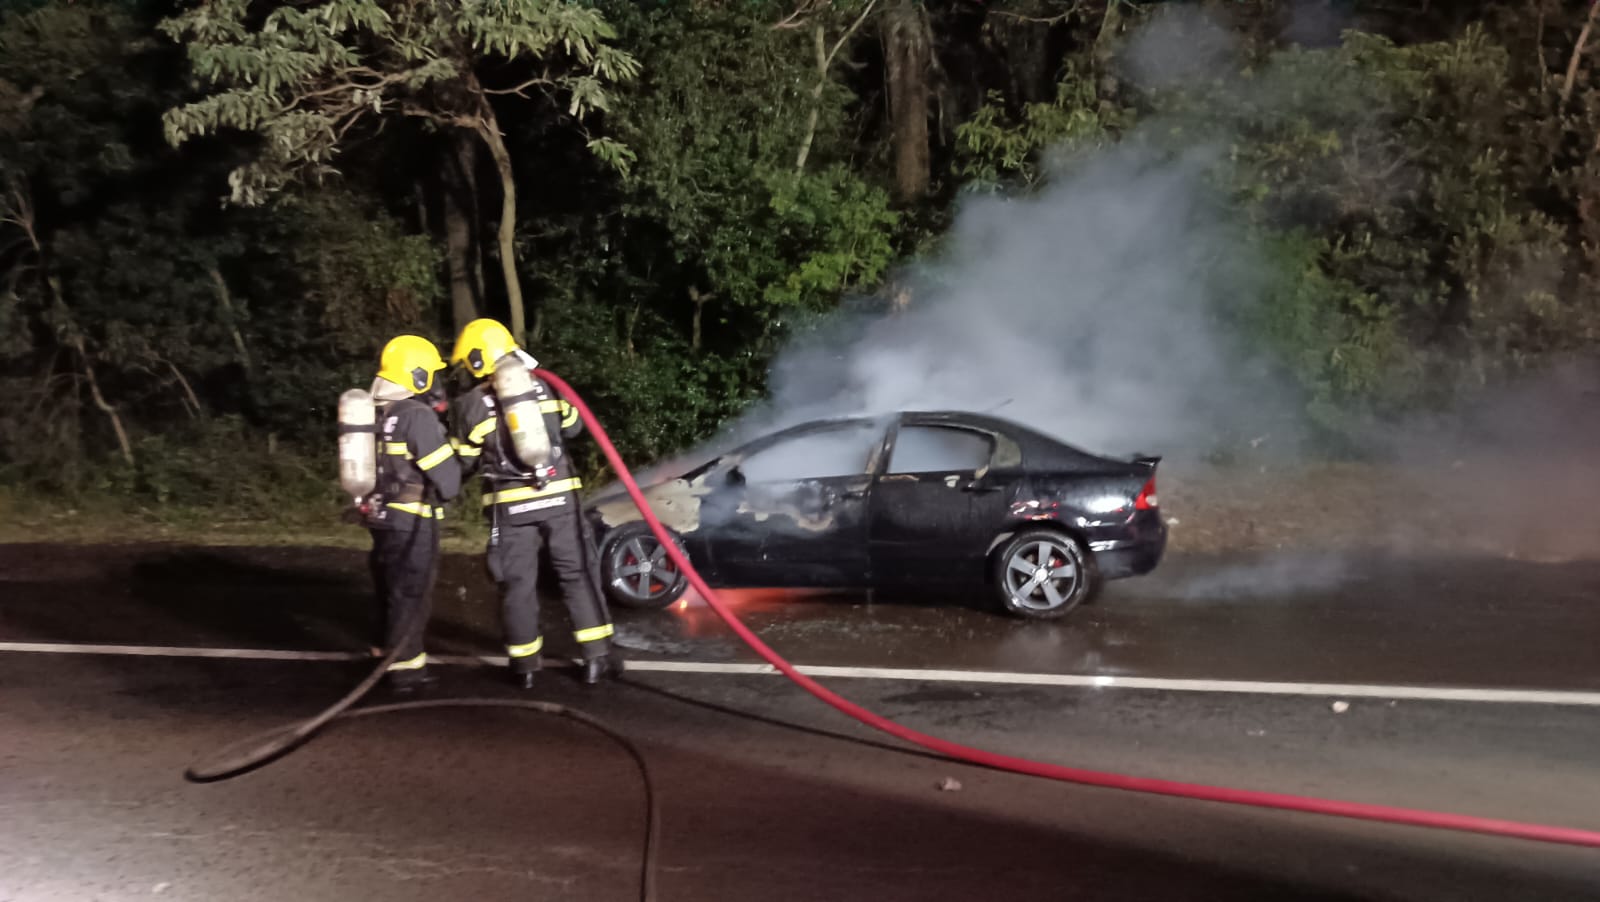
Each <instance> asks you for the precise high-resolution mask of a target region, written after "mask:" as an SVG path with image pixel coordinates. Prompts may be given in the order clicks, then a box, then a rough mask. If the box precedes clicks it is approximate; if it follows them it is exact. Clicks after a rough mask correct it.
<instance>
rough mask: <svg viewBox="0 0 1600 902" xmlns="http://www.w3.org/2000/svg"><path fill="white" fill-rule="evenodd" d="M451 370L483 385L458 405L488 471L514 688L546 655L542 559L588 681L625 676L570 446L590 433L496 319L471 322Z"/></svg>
mask: <svg viewBox="0 0 1600 902" xmlns="http://www.w3.org/2000/svg"><path fill="white" fill-rule="evenodd" d="M450 362H451V363H452V364H459V365H461V366H463V367H464V368H465V369H466V370H467V372H468V373H470V374H471V375H472V376H473V377H474V378H475V379H477V380H478V384H477V385H476V386H474V387H473V389H472V390H471V391H470V392H468V393H467V394H466V395H464V396H463V397H462V398H461V399H460V400H458V401H457V402H456V404H457V416H456V417H455V421H456V429H457V431H458V433H459V434H458V435H457V436H456V438H455V443H456V452H457V454H458V455H459V456H460V458H461V460H462V463H463V465H464V466H466V467H467V468H468V472H471V470H472V469H474V468H477V469H480V470H481V472H482V476H483V480H484V485H483V506H484V515H485V517H486V518H487V519H488V521H489V548H488V564H489V573H490V575H491V576H492V577H493V579H494V580H495V582H496V583H498V584H499V586H500V605H501V623H502V626H503V628H504V630H505V641H506V652H507V655H508V656H509V657H510V659H511V672H512V676H513V678H514V681H515V682H516V684H517V685H519V686H522V687H524V688H528V687H530V686H531V685H532V683H533V675H534V673H535V672H537V671H538V670H539V661H540V653H541V652H542V651H543V649H544V636H543V634H542V633H541V632H540V628H539V598H538V586H537V583H538V578H539V558H540V552H541V551H543V552H544V554H545V555H547V556H548V559H549V562H550V564H551V569H553V570H554V571H555V575H556V577H557V579H558V581H559V583H560V588H561V596H562V601H564V602H565V603H566V606H567V611H568V612H569V613H570V614H571V617H572V624H573V630H574V637H575V638H576V639H577V641H578V647H579V648H580V649H581V650H582V652H583V660H584V666H583V679H584V682H586V683H596V682H599V680H600V678H601V677H604V676H614V675H616V674H618V673H621V672H622V662H621V660H620V658H619V657H618V655H617V654H616V653H615V651H614V649H613V648H612V643H611V636H612V633H613V627H612V624H611V617H610V614H609V613H608V612H607V611H606V607H605V601H604V600H603V598H602V597H601V595H600V593H599V592H598V591H597V590H596V584H597V580H598V578H599V576H598V568H597V567H596V566H595V551H594V541H593V538H592V536H591V535H590V534H589V528H588V524H586V523H585V522H584V520H583V514H582V509H581V507H580V505H579V503H578V490H579V489H580V488H582V483H581V482H580V481H579V479H578V477H577V475H576V474H575V472H574V470H573V467H572V462H571V458H570V457H569V456H568V455H567V453H566V447H565V443H564V439H568V438H572V437H574V436H576V435H577V434H578V433H579V432H581V431H582V429H583V424H582V423H581V422H580V421H579V419H578V412H577V411H576V410H574V409H573V408H572V406H571V405H569V404H568V403H567V402H566V401H564V400H562V399H560V398H558V397H557V396H556V395H555V393H554V392H552V391H551V390H550V387H549V386H548V385H546V384H545V383H544V382H543V380H540V379H538V378H537V377H535V376H534V375H533V370H534V368H535V367H537V366H538V362H537V361H536V360H534V359H533V358H532V357H531V356H529V355H528V353H527V352H526V351H523V350H522V349H521V348H519V347H517V344H516V341H515V340H514V339H512V337H511V333H510V331H508V330H507V329H506V328H505V326H502V325H501V324H500V323H498V322H495V321H494V320H491V319H480V320H474V321H473V322H471V323H468V324H467V326H466V328H464V329H462V331H461V335H460V337H459V338H458V339H457V340H456V347H455V351H454V352H453V353H452V354H451V355H450Z"/></svg>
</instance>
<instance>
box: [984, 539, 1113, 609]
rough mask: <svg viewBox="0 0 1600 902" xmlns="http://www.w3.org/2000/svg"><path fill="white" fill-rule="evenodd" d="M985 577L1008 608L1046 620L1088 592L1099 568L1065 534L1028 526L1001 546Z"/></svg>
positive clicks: (1091, 593) (1086, 596)
mask: <svg viewBox="0 0 1600 902" xmlns="http://www.w3.org/2000/svg"><path fill="white" fill-rule="evenodd" d="M991 582H992V583H993V585H994V587H995V590H996V592H998V593H999V596H1000V603H1001V605H1003V606H1004V607H1005V609H1006V611H1007V612H1008V613H1010V614H1013V615H1015V616H1018V617H1027V618H1030V619H1035V620H1049V619H1053V618H1056V617H1063V616H1065V615H1066V614H1067V612H1068V611H1071V610H1072V609H1073V608H1075V607H1077V606H1078V605H1080V604H1083V603H1084V602H1086V601H1088V600H1089V599H1090V598H1092V597H1093V596H1094V594H1095V592H1096V591H1097V590H1098V589H1099V587H1100V585H1099V584H1100V572H1099V568H1098V567H1096V566H1095V562H1094V558H1093V557H1092V556H1091V555H1090V554H1089V552H1088V551H1087V550H1086V549H1085V548H1084V547H1083V546H1082V545H1081V544H1079V543H1078V542H1077V540H1075V539H1073V538H1072V537H1071V536H1068V535H1065V534H1063V533H1059V532H1056V531H1054V530H1050V529H1030V530H1026V531H1024V532H1021V533H1019V534H1018V535H1016V536H1015V537H1013V538H1012V539H1011V541H1009V542H1007V543H1006V544H1005V546H1004V547H1003V548H1001V550H1000V554H999V555H997V556H996V558H995V566H994V572H993V574H992V575H991Z"/></svg>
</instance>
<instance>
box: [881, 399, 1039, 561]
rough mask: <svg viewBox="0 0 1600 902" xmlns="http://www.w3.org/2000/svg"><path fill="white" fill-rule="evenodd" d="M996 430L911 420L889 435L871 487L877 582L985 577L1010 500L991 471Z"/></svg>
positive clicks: (1004, 484)
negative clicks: (994, 532)
mask: <svg viewBox="0 0 1600 902" xmlns="http://www.w3.org/2000/svg"><path fill="white" fill-rule="evenodd" d="M996 446H997V437H996V436H995V435H994V434H993V433H991V432H988V431H986V430H983V429H978V428H974V427H969V426H960V425H953V424H949V423H927V422H917V421H915V420H908V421H906V422H903V423H901V424H900V425H899V426H898V427H897V428H896V429H895V430H894V433H893V435H892V436H891V437H890V439H889V448H888V451H889V455H888V461H887V462H886V464H885V465H884V467H883V472H882V473H881V474H880V475H879V476H878V477H877V478H876V481H875V482H874V483H873V486H872V503H871V510H870V512H869V526H868V540H869V542H868V544H869V548H870V555H871V566H872V573H873V578H874V581H875V582H877V583H878V584H880V585H889V584H901V585H915V584H921V585H928V584H940V583H945V582H948V581H951V580H955V579H970V578H971V577H973V576H979V577H981V576H982V570H981V569H980V568H977V567H975V566H974V564H975V563H979V562H981V559H982V557H983V555H984V553H985V551H986V548H987V543H988V540H989V538H990V537H989V536H987V535H985V534H984V533H985V531H987V530H989V529H990V528H991V526H992V524H994V523H998V522H1000V520H1001V517H1002V516H1003V514H1004V509H1005V506H1006V505H1007V504H1008V503H1009V501H1010V499H1009V497H1008V494H1009V493H1008V492H1006V491H1005V489H1006V487H1007V484H1006V483H1004V482H1002V481H1001V480H999V479H997V478H995V477H994V476H993V475H992V474H991V473H990V468H991V466H992V463H993V460H994V453H995V448H996Z"/></svg>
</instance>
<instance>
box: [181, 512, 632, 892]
mask: <svg viewBox="0 0 1600 902" xmlns="http://www.w3.org/2000/svg"><path fill="white" fill-rule="evenodd" d="M420 534H421V530H417V531H415V532H413V533H412V541H415V540H416V538H417V536H419V535H420ZM403 626H404V629H402V630H401V631H400V635H402V636H411V635H414V634H415V633H417V632H419V631H421V630H423V629H425V628H426V626H427V607H426V606H420V607H418V608H417V609H416V610H414V611H413V612H412V613H411V616H410V617H409V618H407V619H406V620H405V621H404V624H403ZM405 647H406V643H404V642H399V643H396V644H395V646H394V647H393V648H391V649H389V652H388V654H386V655H384V657H383V658H382V660H380V661H378V663H377V665H376V666H375V667H373V668H372V672H371V673H369V674H367V676H366V677H365V678H364V679H362V681H361V682H359V683H357V684H356V686H355V688H353V689H351V690H350V691H349V692H347V693H345V695H344V697H342V698H340V699H339V700H338V701H336V702H334V703H333V704H332V705H329V706H328V707H327V708H326V709H325V710H323V711H322V712H320V713H318V714H316V715H315V716H312V717H309V718H307V719H305V720H303V721H298V722H296V723H291V724H286V725H284V726H281V727H274V728H273V729H271V730H267V731H264V732H262V733H258V734H256V735H253V736H247V737H245V738H243V739H240V740H238V741H236V742H233V743H230V744H229V745H227V746H225V747H224V748H223V749H222V750H221V751H219V752H218V753H217V754H216V755H215V756H213V758H211V759H206V760H205V761H202V762H200V763H197V764H194V765H191V766H190V767H189V769H188V770H187V771H185V772H184V776H185V777H186V778H188V779H189V780H190V781H192V782H195V783H211V782H215V781H218V780H227V779H231V778H233V777H237V776H239V775H241V774H244V773H247V772H249V771H252V770H255V769H256V768H259V767H262V766H263V765H266V764H268V763H271V762H273V761H276V760H278V759H279V758H282V757H283V756H285V755H287V754H289V753H290V752H292V751H294V750H295V749H297V748H299V747H300V746H302V745H304V744H305V743H306V741H307V740H309V739H310V738H311V737H312V736H313V735H315V734H316V733H317V732H318V731H320V730H321V729H322V728H323V727H325V726H327V725H328V724H329V723H332V722H333V721H335V720H341V719H346V720H348V719H351V718H356V717H370V716H372V715H376V714H392V713H394V712H397V711H415V710H419V709H422V708H513V709H520V710H523V711H534V712H537V713H540V714H549V715H554V716H557V717H565V718H567V719H569V720H574V721H577V722H578V723H581V724H583V725H584V726H587V727H589V728H590V729H592V730H595V731H597V732H599V733H600V734H602V735H604V736H606V737H607V738H609V739H611V740H612V741H614V742H615V743H617V744H618V745H620V746H622V748H623V749H624V750H625V751H627V753H628V756H629V757H631V758H632V759H633V763H634V765H635V766H636V767H637V768H638V770H639V779H640V782H641V783H643V785H644V802H645V826H644V855H643V857H642V859H641V861H640V863H639V868H640V875H639V898H640V900H641V902H654V900H655V894H656V890H655V883H656V876H655V874H656V859H657V858H658V857H659V854H660V842H661V812H660V809H659V807H658V806H657V804H656V793H655V784H654V782H653V781H652V780H651V779H650V768H649V766H648V765H647V764H646V763H645V760H644V755H643V754H642V753H641V752H640V751H639V749H638V747H637V746H635V745H634V744H633V742H632V741H630V740H629V739H628V737H626V736H624V735H622V734H621V733H619V732H618V731H616V730H614V729H612V728H611V727H608V726H606V725H605V724H604V723H603V722H601V721H600V720H599V719H598V718H596V717H593V716H592V715H589V714H585V713H583V712H582V711H579V710H577V709H575V708H569V707H567V706H566V705H559V704H556V703H555V702H544V701H534V700H531V699H519V698H482V697H462V698H431V699H417V700H414V701H403V702H394V703H391V704H385V705H373V706H371V707H367V708H354V707H352V706H353V705H355V703H356V702H358V701H360V700H361V699H362V698H363V697H365V696H366V695H367V694H368V693H369V692H371V691H372V690H373V688H374V687H376V686H377V685H378V681H379V680H381V679H383V676H384V674H385V673H386V672H387V671H388V669H389V665H390V664H393V663H394V662H395V660H396V659H397V658H398V657H399V656H400V654H401V652H402V649H404V648H405Z"/></svg>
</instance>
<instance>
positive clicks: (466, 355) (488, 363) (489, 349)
mask: <svg viewBox="0 0 1600 902" xmlns="http://www.w3.org/2000/svg"><path fill="white" fill-rule="evenodd" d="M516 350H517V341H516V339H514V338H512V337H511V331H510V330H509V329H507V328H506V327H505V326H502V325H500V323H498V322H496V321H495V320H492V319H475V320H473V321H472V322H470V323H467V325H466V327H465V328H463V329H462V330H461V337H460V338H457V339H456V349H455V351H454V352H453V353H451V355H450V362H451V363H465V364H466V365H467V369H468V370H470V371H471V372H472V375H474V376H480V377H481V376H490V375H493V374H494V365H495V363H496V362H497V361H499V360H500V358H502V357H504V356H506V355H507V354H510V353H513V352H514V351H516Z"/></svg>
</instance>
